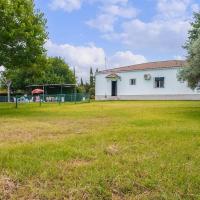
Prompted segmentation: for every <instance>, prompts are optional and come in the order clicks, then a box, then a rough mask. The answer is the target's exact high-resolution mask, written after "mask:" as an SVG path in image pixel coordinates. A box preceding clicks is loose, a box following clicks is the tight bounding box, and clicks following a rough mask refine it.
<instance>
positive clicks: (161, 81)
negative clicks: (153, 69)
mask: <svg viewBox="0 0 200 200" xmlns="http://www.w3.org/2000/svg"><path fill="white" fill-rule="evenodd" d="M164 87H165V78H164V77H155V88H164Z"/></svg>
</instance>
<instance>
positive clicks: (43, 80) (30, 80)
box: [4, 57, 76, 90]
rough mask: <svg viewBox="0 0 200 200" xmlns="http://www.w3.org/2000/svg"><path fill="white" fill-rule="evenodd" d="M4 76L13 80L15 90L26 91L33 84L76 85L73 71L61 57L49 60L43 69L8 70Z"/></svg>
mask: <svg viewBox="0 0 200 200" xmlns="http://www.w3.org/2000/svg"><path fill="white" fill-rule="evenodd" d="M4 76H5V77H6V78H7V79H11V80H12V82H13V84H12V88H13V89H14V90H19V89H21V90H24V89H25V88H26V86H27V85H32V84H54V83H55V84H62V83H63V84H64V83H67V84H74V83H76V79H75V76H74V73H73V71H72V70H71V69H70V68H69V66H68V64H66V63H65V61H64V60H63V59H62V58H59V57H50V58H47V59H46V62H45V63H44V66H43V68H42V69H39V67H35V68H34V67H32V68H30V69H29V70H26V69H25V68H18V69H17V70H13V69H8V70H6V71H5V73H4Z"/></svg>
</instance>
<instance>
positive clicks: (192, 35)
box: [184, 13, 200, 50]
mask: <svg viewBox="0 0 200 200" xmlns="http://www.w3.org/2000/svg"><path fill="white" fill-rule="evenodd" d="M191 27H192V29H191V30H189V31H188V40H187V42H186V44H185V46H184V48H185V49H187V50H188V49H189V48H190V46H191V45H192V43H193V42H194V41H195V40H196V39H197V38H198V37H199V35H200V32H199V29H200V13H194V22H192V23H191Z"/></svg>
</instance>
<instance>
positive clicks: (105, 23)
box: [86, 14, 116, 32]
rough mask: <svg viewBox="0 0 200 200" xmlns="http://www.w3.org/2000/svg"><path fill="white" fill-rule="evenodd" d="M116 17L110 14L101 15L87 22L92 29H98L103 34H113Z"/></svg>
mask: <svg viewBox="0 0 200 200" xmlns="http://www.w3.org/2000/svg"><path fill="white" fill-rule="evenodd" d="M115 21H116V17H114V16H112V15H108V14H101V15H99V16H98V17H97V18H95V19H91V20H89V21H87V22H86V24H87V25H89V26H90V27H92V28H96V29H98V30H99V31H101V32H113V31H114V27H113V25H114V22H115Z"/></svg>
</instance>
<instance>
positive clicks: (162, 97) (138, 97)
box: [95, 94, 200, 101]
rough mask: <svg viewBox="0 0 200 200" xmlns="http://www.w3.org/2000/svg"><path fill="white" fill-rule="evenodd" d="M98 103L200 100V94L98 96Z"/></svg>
mask: <svg viewBox="0 0 200 200" xmlns="http://www.w3.org/2000/svg"><path fill="white" fill-rule="evenodd" d="M95 99H96V100H98V101H101V100H102V101H103V100H104V101H105V100H200V94H188V95H187V94H183V95H119V96H116V97H112V96H106V97H105V95H96V97H95Z"/></svg>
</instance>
